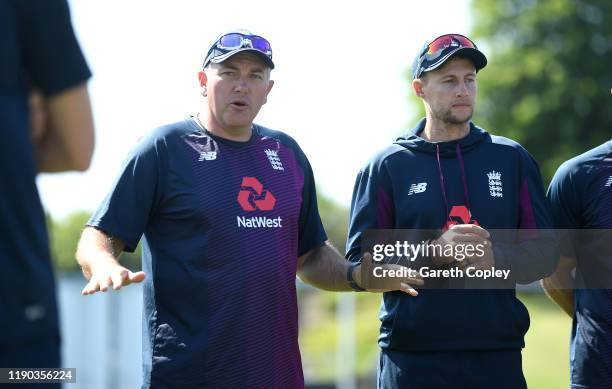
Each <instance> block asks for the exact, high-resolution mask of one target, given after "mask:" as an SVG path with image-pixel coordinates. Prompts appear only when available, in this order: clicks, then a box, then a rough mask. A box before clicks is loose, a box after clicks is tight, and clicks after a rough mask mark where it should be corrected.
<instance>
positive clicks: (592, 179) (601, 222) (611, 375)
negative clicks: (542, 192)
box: [548, 141, 612, 388]
mask: <svg viewBox="0 0 612 389" xmlns="http://www.w3.org/2000/svg"><path fill="white" fill-rule="evenodd" d="M548 198H549V200H550V202H551V206H552V210H553V216H554V221H555V227H557V228H560V229H564V230H565V229H577V230H581V231H578V232H577V234H578V236H580V239H572V237H576V236H577V235H576V234H570V235H569V239H565V240H564V244H563V245H562V246H561V253H562V255H564V256H567V257H570V258H575V259H576V282H577V286H578V288H577V289H575V290H574V318H573V322H572V336H571V343H570V380H571V386H572V387H573V388H610V387H612V290H611V289H601V287H602V285H605V286H606V287H608V288H609V285H610V284H611V283H610V281H611V280H612V255H611V254H612V252H611V251H610V248H611V246H610V241H611V238H612V235H611V232H612V141H608V142H606V143H604V144H602V145H600V146H598V147H596V148H594V149H592V150H589V151H587V152H586V153H584V154H581V155H579V156H577V157H574V158H572V159H570V160H568V161H566V162H565V163H563V164H562V165H561V166H560V167H559V169H558V170H557V172H556V173H555V176H554V177H553V179H552V181H551V183H550V187H549V190H548ZM587 230H597V231H587Z"/></svg>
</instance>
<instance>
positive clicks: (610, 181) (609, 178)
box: [606, 176, 612, 188]
mask: <svg viewBox="0 0 612 389" xmlns="http://www.w3.org/2000/svg"><path fill="white" fill-rule="evenodd" d="M606 186H607V187H608V188H609V187H611V186H612V176H610V177H608V181H607V182H606Z"/></svg>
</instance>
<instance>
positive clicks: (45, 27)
mask: <svg viewBox="0 0 612 389" xmlns="http://www.w3.org/2000/svg"><path fill="white" fill-rule="evenodd" d="M13 3H14V4H15V7H16V10H17V16H18V17H19V19H20V22H19V23H18V25H19V26H20V29H21V31H20V39H21V43H20V47H21V48H22V63H23V66H22V69H24V71H25V73H26V74H25V77H26V79H27V80H28V81H29V83H30V84H31V85H33V86H35V87H37V88H40V89H41V90H42V91H43V92H44V94H45V95H48V96H49V95H54V94H56V93H58V92H61V91H63V90H66V89H69V88H71V87H73V86H76V85H78V84H80V83H82V82H84V81H86V80H87V79H88V78H89V77H90V76H91V73H90V71H89V68H88V67H87V63H86V62H85V58H84V57H83V53H82V52H81V49H80V47H79V44H78V42H77V40H76V37H75V35H74V31H73V29H72V24H71V21H70V11H69V8H68V4H67V2H66V0H14V1H13Z"/></svg>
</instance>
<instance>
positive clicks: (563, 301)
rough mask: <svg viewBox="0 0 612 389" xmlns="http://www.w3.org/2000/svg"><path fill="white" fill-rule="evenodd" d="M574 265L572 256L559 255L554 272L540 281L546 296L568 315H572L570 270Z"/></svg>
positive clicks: (572, 287)
mask: <svg viewBox="0 0 612 389" xmlns="http://www.w3.org/2000/svg"><path fill="white" fill-rule="evenodd" d="M575 267H576V260H575V259H574V258H569V257H565V256H561V259H560V260H559V264H558V265H557V269H556V270H555V272H554V273H553V274H552V275H551V276H550V277H548V278H544V279H543V280H542V281H541V284H542V288H544V291H545V292H546V294H547V295H548V297H549V298H550V299H551V300H553V301H554V302H555V303H557V305H559V306H560V307H561V308H562V309H563V310H564V311H565V313H567V314H568V315H569V316H570V317H572V316H574V279H573V278H572V273H571V272H572V270H573V269H574V268H575Z"/></svg>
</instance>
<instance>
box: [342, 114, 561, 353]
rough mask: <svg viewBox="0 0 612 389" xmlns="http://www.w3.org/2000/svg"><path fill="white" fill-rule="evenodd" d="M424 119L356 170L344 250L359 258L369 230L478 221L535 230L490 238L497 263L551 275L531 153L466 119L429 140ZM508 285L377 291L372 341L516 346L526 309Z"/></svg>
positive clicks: (533, 275)
mask: <svg viewBox="0 0 612 389" xmlns="http://www.w3.org/2000/svg"><path fill="white" fill-rule="evenodd" d="M425 124H426V122H425V119H423V120H422V121H421V122H420V123H418V125H417V126H416V127H415V128H414V129H413V130H412V131H411V132H410V133H409V134H408V135H406V136H405V137H402V138H399V139H398V140H397V141H396V142H395V143H394V144H393V145H391V146H389V147H388V148H386V149H384V150H382V151H381V152H380V153H378V154H377V155H376V156H374V157H373V158H372V160H371V161H370V162H369V163H368V164H367V165H366V166H365V167H364V168H363V169H361V171H360V172H359V173H358V175H357V179H356V182H355V189H354V191H353V200H352V205H351V214H350V225H349V236H348V242H347V258H348V259H349V260H350V261H360V260H361V256H362V235H363V234H364V232H366V231H367V230H376V229H410V230H424V229H438V230H442V229H444V228H447V227H448V226H449V225H452V224H475V223H478V224H479V225H480V226H481V227H483V228H485V229H487V230H495V229H497V230H505V229H508V230H517V233H518V232H520V231H518V230H519V229H520V230H532V229H539V230H540V231H539V234H538V235H539V236H541V239H531V240H526V241H524V242H522V243H520V244H515V243H513V242H497V241H495V240H493V250H494V252H495V261H496V263H495V267H496V268H501V269H509V270H511V274H512V278H513V279H512V281H513V282H518V283H529V282H533V281H535V280H537V279H540V278H543V277H545V276H547V275H549V274H550V273H551V272H552V271H553V270H554V268H555V265H556V260H557V251H556V247H555V239H554V234H553V232H552V231H550V229H552V217H551V214H550V208H549V205H548V203H547V201H546V197H545V193H544V187H543V184H542V179H541V176H540V172H539V168H538V166H537V163H536V162H535V160H534V159H533V158H532V157H531V155H530V154H529V153H528V152H527V151H526V150H525V149H524V148H523V147H522V146H521V145H519V144H518V143H516V142H514V141H512V140H509V139H507V138H504V137H500V136H494V135H491V134H489V133H487V132H486V131H485V130H483V129H482V128H480V127H477V126H475V125H474V124H473V123H470V132H469V133H468V135H466V136H465V137H464V138H462V139H459V140H455V141H448V142H437V143H433V142H429V141H427V140H425V139H424V138H422V137H421V136H420V134H421V132H422V131H423V129H424V128H425ZM438 156H439V159H440V164H439V165H438V162H437V159H438ZM546 229H548V230H549V231H545V230H546ZM425 264H426V265H427V263H425ZM428 266H430V267H432V268H433V267H434V266H433V264H432V263H429V264H428ZM426 282H427V281H426ZM513 286H514V284H511V285H510V287H509V288H506V289H468V288H467V286H466V285H463V286H461V285H459V288H457V289H453V290H442V289H440V288H436V289H421V290H420V291H419V295H418V296H417V297H410V296H407V295H406V294H404V293H402V292H397V291H395V292H387V293H384V294H383V302H382V306H381V311H380V316H379V317H380V320H381V327H380V337H379V345H380V346H381V347H382V348H384V349H391V350H400V351H450V350H501V349H520V348H522V347H524V344H525V343H524V335H525V333H526V331H527V329H528V328H529V315H528V312H527V309H526V308H525V306H524V305H523V304H522V303H521V302H520V301H519V300H518V299H517V298H516V296H515V290H514V288H513ZM464 288H466V289H464Z"/></svg>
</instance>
